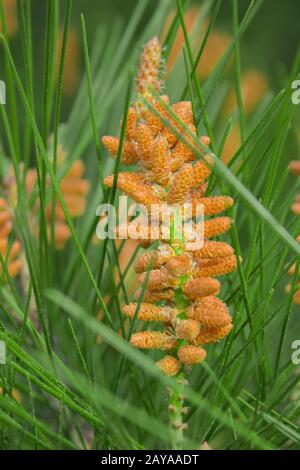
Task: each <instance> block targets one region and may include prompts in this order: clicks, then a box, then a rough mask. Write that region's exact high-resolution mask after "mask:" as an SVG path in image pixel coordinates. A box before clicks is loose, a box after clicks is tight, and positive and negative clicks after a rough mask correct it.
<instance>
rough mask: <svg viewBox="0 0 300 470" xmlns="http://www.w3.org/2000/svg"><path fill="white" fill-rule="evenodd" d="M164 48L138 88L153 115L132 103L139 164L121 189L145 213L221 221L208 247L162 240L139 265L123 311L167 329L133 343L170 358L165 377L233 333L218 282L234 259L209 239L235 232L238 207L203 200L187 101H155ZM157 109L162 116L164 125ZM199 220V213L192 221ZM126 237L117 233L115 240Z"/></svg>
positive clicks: (130, 130) (153, 56) (133, 157)
mask: <svg viewBox="0 0 300 470" xmlns="http://www.w3.org/2000/svg"><path fill="white" fill-rule="evenodd" d="M160 48H161V46H160V45H159V43H158V40H157V38H154V39H152V40H150V41H149V43H148V44H146V46H145V48H144V51H143V53H142V57H141V61H140V70H139V72H138V75H137V81H136V83H137V101H138V102H139V101H140V100H141V97H145V98H147V100H148V101H149V102H150V103H151V106H150V109H149V108H147V107H140V106H139V103H134V104H133V105H132V107H131V108H130V109H129V113H128V119H127V128H126V138H125V142H124V145H123V148H122V163H123V164H125V165H126V164H130V165H132V164H134V163H136V164H137V165H138V170H137V172H120V173H119V175H118V179H117V181H116V184H117V188H118V189H120V190H121V191H123V192H124V193H125V194H126V195H127V196H129V197H130V198H131V199H133V200H134V201H135V202H138V203H142V204H144V205H145V206H146V207H151V205H152V204H163V205H164V206H167V207H171V206H174V205H179V206H181V205H183V204H185V203H187V202H189V203H191V204H192V206H193V208H196V206H197V204H202V205H203V206H204V215H205V216H217V217H214V218H209V219H207V218H205V220H204V244H203V246H200V247H199V248H197V249H196V250H195V249H194V250H192V249H191V248H190V246H189V244H188V239H187V238H186V235H184V237H182V238H180V239H178V238H177V239H176V236H175V237H173V238H172V237H171V236H170V237H169V238H168V237H165V238H163V237H162V238H160V237H159V241H158V242H157V240H158V238H156V240H155V239H153V238H152V239H150V240H148V241H149V245H151V242H152V241H156V245H157V246H156V248H155V249H153V250H152V251H148V252H146V253H144V254H143V255H142V256H140V258H139V259H138V260H137V261H136V262H135V271H136V273H137V275H138V284H139V288H138V290H137V291H136V293H135V300H136V303H131V304H129V305H125V306H123V314H124V315H125V316H126V317H128V318H130V319H138V320H140V321H143V322H153V323H158V324H160V325H161V326H160V329H159V330H146V331H139V332H136V333H134V334H133V335H132V337H131V341H130V342H131V344H132V346H134V347H136V348H139V349H156V350H157V349H158V350H162V351H168V355H166V356H164V357H163V358H162V359H160V360H159V361H158V362H157V366H158V367H159V368H160V369H161V370H162V371H163V372H165V373H166V374H167V375H177V374H178V373H179V372H180V371H181V369H182V368H183V367H184V366H185V365H186V366H192V365H195V364H199V363H200V362H201V361H203V360H204V359H205V356H206V351H205V350H204V349H203V347H202V346H203V345H205V344H208V343H214V342H216V341H219V340H221V339H222V338H224V337H225V336H226V335H228V333H229V332H230V330H231V328H232V322H231V315H230V313H229V310H228V308H227V306H226V305H225V304H224V303H223V302H222V301H221V300H220V299H218V298H217V297H216V296H217V295H218V293H219V292H220V282H219V281H218V280H217V279H215V277H216V276H221V275H225V274H227V273H229V272H231V271H234V270H235V269H236V264H237V262H236V256H235V255H234V250H233V249H232V247H231V246H230V245H228V244H227V243H225V242H221V241H213V240H210V239H211V238H213V237H216V236H219V235H221V234H222V233H225V232H226V231H228V230H229V228H230V226H231V223H232V221H231V219H230V218H229V217H224V216H221V217H218V215H219V214H220V213H221V212H223V211H224V210H226V209H227V208H229V207H231V206H232V205H233V203H234V201H233V199H232V198H230V197H228V196H209V197H206V196H205V194H206V190H207V179H208V177H209V176H210V174H211V167H212V161H213V160H212V157H209V156H208V155H207V153H205V154H204V155H203V158H202V159H201V160H199V158H198V157H197V156H196V155H195V154H194V153H193V152H192V151H191V149H190V148H189V146H188V145H187V143H183V142H182V141H181V140H180V139H179V138H178V135H183V136H184V137H185V139H186V141H187V142H190V137H191V136H190V134H189V133H187V131H186V127H187V128H188V129H189V131H190V132H192V133H193V134H194V136H195V138H196V129H195V123H194V117H193V111H192V105H191V103H190V102H188V101H184V102H179V103H176V104H174V105H172V106H171V107H169V106H168V105H169V98H168V96H166V95H164V96H162V97H161V98H159V97H157V96H156V94H155V93H154V94H153V95H151V90H152V91H153V90H154V91H156V92H157V91H159V89H160V86H159V84H158V72H159V69H160V68H161V65H160V55H161V51H160ZM158 58H159V60H158ZM165 105H167V106H165ZM152 108H154V109H155V110H157V111H158V113H159V114H160V115H162V116H163V121H162V120H161V119H160V118H159V116H158V115H157V114H156V113H155V112H154V111H153V109H152ZM170 109H171V110H172V112H171V111H170ZM173 113H174V114H175V115H176V117H177V119H175V118H174V114H173ZM165 121H167V122H168V123H170V126H171V127H173V128H175V129H176V132H174V131H173V130H172V129H171V128H170V127H169V126H168V125H167V123H166V122H165ZM200 139H201V141H202V143H204V144H205V145H206V146H208V145H209V144H210V140H209V138H208V137H206V136H202V137H200ZM102 143H103V145H104V147H105V148H106V149H107V151H108V152H110V153H111V154H112V155H113V156H115V155H116V154H117V152H118V147H119V139H118V138H117V137H111V136H105V137H103V138H102ZM207 152H208V149H207ZM104 184H105V185H106V186H107V187H109V188H112V187H113V184H114V176H107V177H106V178H105V179H104ZM195 213H196V210H194V209H193V214H192V216H195ZM159 223H161V221H160V219H159ZM195 223H196V222H195ZM120 231H121V227H118V228H117V233H120ZM140 233H141V235H143V236H144V238H145V239H147V238H149V236H150V235H149V230H148V226H142V225H141V227H140ZM158 233H159V234H160V231H158ZM141 238H143V237H142V236H141ZM142 294H143V298H142V302H141V301H140V299H141V295H142Z"/></svg>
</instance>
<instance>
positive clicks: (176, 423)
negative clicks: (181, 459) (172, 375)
mask: <svg viewBox="0 0 300 470" xmlns="http://www.w3.org/2000/svg"><path fill="white" fill-rule="evenodd" d="M176 380H177V382H178V384H180V385H181V391H180V392H178V391H177V390H174V389H172V388H168V393H169V404H168V413H169V423H170V428H171V429H172V432H173V440H172V450H180V449H182V445H183V442H184V437H183V431H184V429H185V428H186V424H184V423H183V419H182V415H183V413H184V395H183V390H184V386H185V384H186V380H185V373H184V371H183V370H181V371H180V372H179V373H178V374H177V376H176Z"/></svg>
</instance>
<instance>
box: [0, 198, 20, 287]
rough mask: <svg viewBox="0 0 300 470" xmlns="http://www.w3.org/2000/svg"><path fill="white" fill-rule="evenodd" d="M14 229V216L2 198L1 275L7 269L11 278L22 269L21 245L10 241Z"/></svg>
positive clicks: (0, 221) (0, 217)
mask: <svg viewBox="0 0 300 470" xmlns="http://www.w3.org/2000/svg"><path fill="white" fill-rule="evenodd" d="M12 229H13V214H12V212H11V210H10V209H9V207H8V205H7V203H6V201H5V199H4V198H0V253H1V264H0V273H1V275H3V271H4V272H5V268H6V269H7V272H8V274H9V276H10V277H12V278H14V277H16V276H17V275H18V274H19V272H20V271H21V268H22V259H21V244H20V242H19V241H18V240H15V241H12V240H11V239H10V236H11V233H12Z"/></svg>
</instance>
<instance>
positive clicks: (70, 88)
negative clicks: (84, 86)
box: [56, 27, 80, 96]
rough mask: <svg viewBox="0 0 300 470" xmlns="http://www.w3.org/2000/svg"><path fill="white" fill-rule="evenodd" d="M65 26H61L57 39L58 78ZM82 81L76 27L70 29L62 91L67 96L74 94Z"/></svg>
mask: <svg viewBox="0 0 300 470" xmlns="http://www.w3.org/2000/svg"><path fill="white" fill-rule="evenodd" d="M63 34H64V28H63V27H61V28H60V30H59V34H58V41H57V53H56V54H57V55H56V80H58V74H59V66H60V56H61V51H62V42H63ZM79 81H80V47H79V40H78V36H77V33H76V31H75V29H74V28H70V29H69V31H68V40H67V49H66V57H65V66H64V73H63V85H62V92H63V94H64V95H65V96H72V95H73V93H74V92H75V91H76V90H77V88H78V85H79Z"/></svg>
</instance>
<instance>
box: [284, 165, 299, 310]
mask: <svg viewBox="0 0 300 470" xmlns="http://www.w3.org/2000/svg"><path fill="white" fill-rule="evenodd" d="M289 167H290V172H291V173H292V174H293V175H295V176H300V160H292V161H291V162H290V166H289ZM291 211H292V212H293V213H294V214H295V215H296V216H299V215H300V194H297V196H296V198H295V201H294V203H293V204H292V206H291ZM296 240H297V242H298V243H300V235H298V236H297V237H296ZM295 270H296V264H293V265H292V266H291V267H290V269H289V270H288V275H289V276H294V274H295ZM297 276H299V272H298V273H297ZM291 289H292V284H291V283H289V284H287V286H286V289H285V290H286V292H287V293H289V292H291ZM293 302H294V304H296V305H300V280H299V279H298V280H297V283H296V286H295V292H294V294H293Z"/></svg>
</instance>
